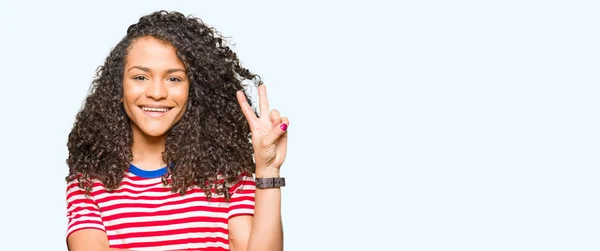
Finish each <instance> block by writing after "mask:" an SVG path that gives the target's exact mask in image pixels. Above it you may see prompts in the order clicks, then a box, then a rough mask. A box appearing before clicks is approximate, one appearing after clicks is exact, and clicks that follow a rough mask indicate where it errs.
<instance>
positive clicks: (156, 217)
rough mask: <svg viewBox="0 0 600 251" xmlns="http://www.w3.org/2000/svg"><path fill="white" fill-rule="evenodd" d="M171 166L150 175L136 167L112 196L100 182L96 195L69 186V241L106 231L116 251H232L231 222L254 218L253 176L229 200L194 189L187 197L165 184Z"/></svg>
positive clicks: (148, 172)
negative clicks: (82, 233) (237, 218)
mask: <svg viewBox="0 0 600 251" xmlns="http://www.w3.org/2000/svg"><path fill="white" fill-rule="evenodd" d="M165 172H166V168H162V169H159V170H156V171H144V170H142V169H139V168H137V167H135V166H133V165H131V166H130V168H129V170H128V171H127V173H126V174H125V177H124V178H123V181H122V182H121V186H120V187H119V188H118V189H116V190H114V191H113V192H107V191H106V189H105V188H104V186H103V185H102V184H101V183H100V182H98V181H96V182H94V185H93V189H92V192H91V194H90V196H86V195H85V191H84V190H83V189H81V188H79V186H78V182H77V180H74V181H71V182H69V183H68V184H67V218H68V225H67V238H68V237H69V235H70V234H72V233H74V232H75V231H77V230H81V229H98V230H102V231H104V232H106V235H107V236H108V243H109V245H110V247H111V248H120V249H135V250H208V251H217V250H229V238H228V225H227V223H228V220H229V219H230V218H232V217H234V216H239V215H253V214H254V190H255V183H254V179H253V177H252V176H244V178H243V179H242V180H241V181H240V182H238V183H237V184H236V185H234V186H233V187H232V188H231V190H230V194H231V198H230V200H229V202H227V201H226V200H225V198H224V197H223V195H217V194H214V193H213V195H212V198H211V199H210V200H208V199H207V198H206V194H205V193H204V191H203V190H201V189H198V188H193V189H192V190H188V192H187V193H186V194H185V195H184V196H181V195H179V194H178V193H172V192H171V191H170V188H169V187H166V186H164V185H163V184H162V181H161V176H162V175H163V174H165Z"/></svg>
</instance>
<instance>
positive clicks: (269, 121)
mask: <svg viewBox="0 0 600 251" xmlns="http://www.w3.org/2000/svg"><path fill="white" fill-rule="evenodd" d="M236 96H237V100H238V103H239V104H240V107H241V108H242V112H243V113H244V116H245V117H246V120H247V121H248V124H249V125H250V131H251V132H252V147H253V148H254V161H255V162H256V177H263V176H269V177H277V176H279V168H280V167H281V165H282V164H283V161H284V160H285V155H286V152H287V127H288V125H289V124H290V122H289V120H288V118H287V117H281V115H280V114H279V111H277V110H275V109H274V110H272V111H270V110H269V101H268V100H267V89H266V87H265V85H264V84H263V85H260V86H259V87H258V102H259V107H260V118H258V117H256V114H255V113H254V110H252V108H251V107H250V105H249V104H248V101H247V100H246V96H245V95H244V93H243V92H242V91H238V92H237V93H236ZM267 114H268V116H267Z"/></svg>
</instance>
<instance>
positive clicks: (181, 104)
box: [123, 37, 190, 137]
mask: <svg viewBox="0 0 600 251" xmlns="http://www.w3.org/2000/svg"><path fill="white" fill-rule="evenodd" d="M125 62H126V63H125V68H124V71H125V72H124V74H123V107H124V109H125V113H126V114H127V116H128V117H129V119H130V120H131V122H132V130H133V134H134V137H135V136H136V135H138V136H150V137H160V136H164V135H165V133H166V132H167V131H168V130H169V129H170V128H171V127H172V126H173V125H175V123H177V121H179V120H180V119H181V117H182V116H183V114H184V113H185V107H186V104H187V101H188V94H189V86H190V85H189V81H188V78H187V75H186V71H185V66H184V64H183V62H181V60H179V58H178V57H177V54H176V50H175V48H174V47H173V46H171V45H169V44H167V43H166V42H163V41H161V40H158V39H155V38H152V37H142V38H138V39H136V40H135V41H134V42H133V43H132V44H131V46H130V48H129V50H128V53H127V57H126V60H125Z"/></svg>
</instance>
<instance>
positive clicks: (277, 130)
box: [264, 122, 288, 145]
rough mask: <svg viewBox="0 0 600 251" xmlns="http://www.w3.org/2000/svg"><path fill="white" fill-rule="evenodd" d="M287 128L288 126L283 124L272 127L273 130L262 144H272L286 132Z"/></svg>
mask: <svg viewBox="0 0 600 251" xmlns="http://www.w3.org/2000/svg"><path fill="white" fill-rule="evenodd" d="M287 127H288V124H287V123H285V122H284V123H281V124H279V125H277V126H275V127H273V129H272V130H271V131H270V132H269V133H267V135H265V141H264V143H265V144H267V145H271V144H274V143H275V141H277V139H279V138H280V137H281V136H282V135H284V134H285V133H286V132H287Z"/></svg>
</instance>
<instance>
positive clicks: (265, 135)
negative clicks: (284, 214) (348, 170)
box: [229, 85, 290, 251]
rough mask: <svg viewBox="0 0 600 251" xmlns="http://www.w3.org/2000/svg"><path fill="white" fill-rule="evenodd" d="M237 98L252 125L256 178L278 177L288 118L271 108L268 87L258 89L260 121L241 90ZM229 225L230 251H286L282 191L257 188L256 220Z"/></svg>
mask: <svg viewBox="0 0 600 251" xmlns="http://www.w3.org/2000/svg"><path fill="white" fill-rule="evenodd" d="M236 95H237V99H238V103H239V104H240V108H241V110H242V113H243V114H244V117H246V120H247V121H248V124H249V125H250V131H251V134H252V148H253V149H254V160H255V164H256V169H255V170H256V171H255V172H256V177H257V178H271V177H279V169H280V167H281V165H282V164H283V162H284V160H285V156H286V153H287V138H288V133H287V127H288V125H289V124H290V122H289V120H288V118H287V117H281V115H280V114H279V111H277V110H271V109H270V108H269V101H268V99H267V90H266V87H265V85H260V86H258V99H259V103H260V114H261V116H260V118H259V117H257V116H256V114H255V113H254V110H253V109H252V107H250V104H248V102H247V99H246V96H245V94H244V93H243V92H242V91H238V92H237V94H236ZM230 224H232V225H230V228H229V233H230V239H231V241H230V243H233V245H232V247H233V248H232V249H231V250H234V251H246V250H248V251H259V250H260V251H280V250H283V229H282V223H281V189H280V188H269V189H258V190H257V191H256V192H255V212H254V217H253V218H251V217H244V218H240V219H235V218H233V219H232V218H230ZM248 234H249V235H248ZM246 240H247V242H248V243H247V244H246V243H245V241H246ZM230 245H231V244H230Z"/></svg>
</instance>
